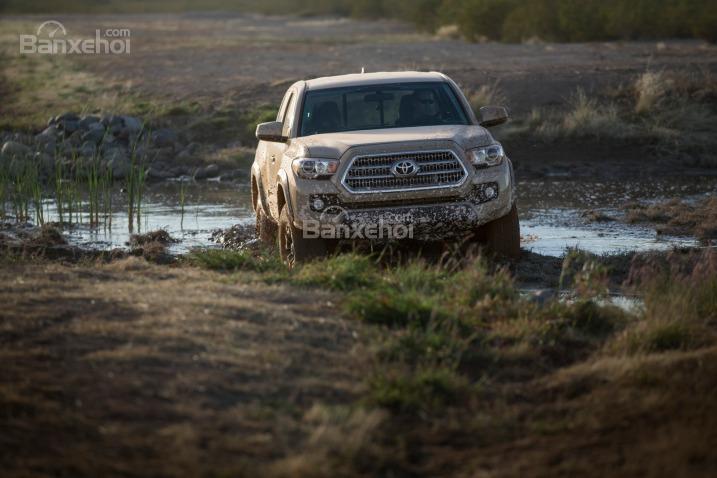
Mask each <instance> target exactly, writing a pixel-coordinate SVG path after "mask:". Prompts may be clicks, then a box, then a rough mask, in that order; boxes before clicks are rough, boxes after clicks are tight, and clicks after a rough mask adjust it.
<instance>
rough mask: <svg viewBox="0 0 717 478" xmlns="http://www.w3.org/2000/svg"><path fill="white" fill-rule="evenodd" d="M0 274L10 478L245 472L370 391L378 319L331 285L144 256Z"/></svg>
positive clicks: (5, 460)
mask: <svg viewBox="0 0 717 478" xmlns="http://www.w3.org/2000/svg"><path fill="white" fill-rule="evenodd" d="M218 279H219V280H218ZM0 281H2V283H3V287H2V290H0V302H1V303H2V304H3V307H2V311H0V344H2V346H1V347H0V349H1V352H0V356H1V358H0V360H1V361H2V363H3V364H4V365H3V367H2V368H1V369H0V404H1V405H0V410H2V423H3V425H2V429H3V431H2V433H1V434H0V449H2V453H0V467H2V470H3V472H2V474H3V476H38V475H42V476H109V475H113V476H137V475H142V476H169V475H172V476H199V475H200V474H203V475H204V476H219V475H221V476H237V475H238V474H241V473H242V471H246V470H244V468H245V467H252V466H253V467H256V463H257V462H267V461H269V460H271V459H274V458H276V457H278V456H282V455H283V454H285V453H287V451H288V450H289V449H292V448H294V447H295V446H296V444H295V443H294V440H298V439H299V438H300V437H301V436H302V434H301V429H300V425H301V423H300V422H301V419H302V417H303V415H304V414H305V413H306V412H307V410H309V409H310V408H311V407H312V406H313V405H314V404H315V403H326V404H330V405H338V404H342V403H347V402H349V401H351V400H352V399H354V397H355V395H356V393H357V392H358V391H359V388H360V387H361V386H362V383H363V382H362V374H361V370H362V364H361V361H360V357H361V355H360V354H356V353H354V351H355V350H356V349H360V347H361V346H362V344H363V343H364V342H363V338H362V336H363V332H362V326H361V324H359V323H354V322H347V321H344V320H339V319H337V314H336V311H335V306H334V304H333V303H332V302H331V300H332V298H331V297H330V296H329V295H327V294H322V293H320V292H317V291H310V292H307V291H298V290H290V289H287V288H284V287H280V286H266V285H261V286H258V285H251V284H246V283H244V284H237V283H229V282H230V281H226V283H223V282H222V280H221V277H218V276H217V274H211V273H208V272H203V271H200V270H198V269H173V268H168V267H158V266H151V265H149V264H147V263H146V262H145V261H144V260H141V259H134V258H131V259H128V260H125V261H120V262H116V263H113V264H110V265H106V266H101V267H95V266H62V265H59V264H52V263H48V264H37V265H28V264H24V265H18V266H9V267H7V266H4V267H2V268H0ZM200 472H201V473H200Z"/></svg>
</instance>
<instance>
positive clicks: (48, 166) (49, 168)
mask: <svg viewBox="0 0 717 478" xmlns="http://www.w3.org/2000/svg"><path fill="white" fill-rule="evenodd" d="M34 160H35V162H36V163H37V164H39V165H40V168H41V170H42V171H43V172H45V173H46V174H47V175H48V176H49V175H51V174H52V173H53V172H54V171H55V159H54V158H53V157H52V156H50V155H49V154H46V153H41V152H37V153H35V156H34Z"/></svg>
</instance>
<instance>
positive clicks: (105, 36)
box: [20, 20, 131, 55]
mask: <svg viewBox="0 0 717 478" xmlns="http://www.w3.org/2000/svg"><path fill="white" fill-rule="evenodd" d="M130 36H131V32H130V30H129V28H107V29H105V30H99V29H98V30H95V36H94V37H93V38H69V37H68V36H67V29H66V28H65V26H64V25H63V24H62V23H60V22H58V21H56V20H48V21H46V22H44V23H42V24H41V25H40V26H39V27H38V28H37V33H36V34H34V35H20V53H21V54H23V55H28V54H40V55H129V53H130Z"/></svg>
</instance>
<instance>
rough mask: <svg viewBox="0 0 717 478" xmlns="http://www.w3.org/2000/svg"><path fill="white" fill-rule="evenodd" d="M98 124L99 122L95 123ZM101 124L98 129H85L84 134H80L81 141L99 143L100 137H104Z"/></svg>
mask: <svg viewBox="0 0 717 478" xmlns="http://www.w3.org/2000/svg"><path fill="white" fill-rule="evenodd" d="M95 124H99V123H95ZM101 128H102V126H101V125H100V129H98V128H92V129H90V130H89V131H87V132H86V133H85V134H83V135H82V141H83V142H90V143H92V144H95V145H96V144H99V143H100V142H101V141H102V139H103V138H104V137H105V130H104V129H101Z"/></svg>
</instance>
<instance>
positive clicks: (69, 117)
mask: <svg viewBox="0 0 717 478" xmlns="http://www.w3.org/2000/svg"><path fill="white" fill-rule="evenodd" d="M57 121H58V122H62V121H80V117H79V116H78V115H77V114H75V113H63V114H61V115H60V116H58V117H57Z"/></svg>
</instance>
